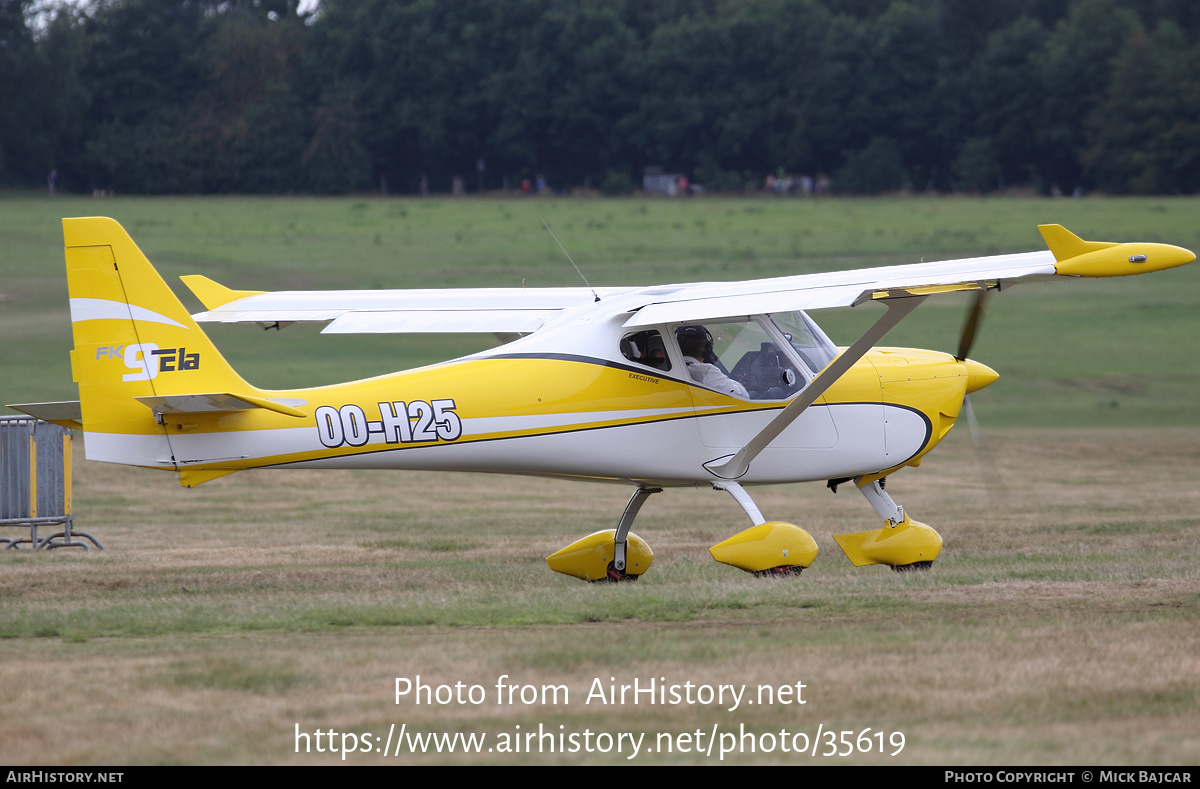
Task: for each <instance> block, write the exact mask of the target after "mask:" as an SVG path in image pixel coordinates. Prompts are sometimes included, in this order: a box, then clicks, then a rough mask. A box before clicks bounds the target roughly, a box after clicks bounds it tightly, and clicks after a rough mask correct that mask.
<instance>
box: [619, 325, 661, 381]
mask: <svg viewBox="0 0 1200 789" xmlns="http://www.w3.org/2000/svg"><path fill="white" fill-rule="evenodd" d="M621 355H622V356H624V357H625V358H626V359H628V360H629V361H631V362H635V363H637V364H642V365H645V366H647V367H653V368H654V369H656V370H662V371H664V372H665V371H667V370H670V369H671V359H670V357H668V356H667V346H666V345H665V344H664V343H663V338H662V335H661V334H659V333H658V331H657V330H655V329H648V330H646V331H640V332H637V333H636V334H626V335H625V336H624V337H622V338H621Z"/></svg>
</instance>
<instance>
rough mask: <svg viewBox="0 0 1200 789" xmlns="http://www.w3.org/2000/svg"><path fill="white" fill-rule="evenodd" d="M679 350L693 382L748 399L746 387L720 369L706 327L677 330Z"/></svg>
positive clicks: (681, 327)
mask: <svg viewBox="0 0 1200 789" xmlns="http://www.w3.org/2000/svg"><path fill="white" fill-rule="evenodd" d="M675 339H676V341H677V342H678V343H679V350H680V351H682V352H683V363H684V364H685V365H686V366H687V371H688V374H689V375H691V377H692V380H693V381H695V382H697V383H699V384H703V385H704V386H707V387H709V388H710V389H716V390H717V391H718V392H723V393H725V394H730V395H733V396H734V397H741V398H744V399H745V398H748V397H749V395H748V394H747V393H746V387H744V386H742V385H741V384H740V383H738V382H737V381H735V380H733V379H732V378H730V377H729V376H728V375H726V374H725V373H724V372H723V371H722V370H721V368H720V366H719V365H720V360H719V359H717V355H716V353H714V352H713V336H712V333H711V332H709V330H708V329H707V328H705V327H704V326H680V327H679V328H678V329H676V330H675Z"/></svg>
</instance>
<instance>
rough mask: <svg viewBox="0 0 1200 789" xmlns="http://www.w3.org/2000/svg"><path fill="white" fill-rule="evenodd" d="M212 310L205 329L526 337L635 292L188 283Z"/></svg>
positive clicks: (195, 279)
mask: <svg viewBox="0 0 1200 789" xmlns="http://www.w3.org/2000/svg"><path fill="white" fill-rule="evenodd" d="M182 279H183V281H184V284H186V285H187V286H188V287H189V288H190V289H191V291H192V292H193V293H194V294H196V297H197V298H199V299H200V301H201V302H203V303H204V306H205V307H207V308H208V312H202V313H199V314H197V315H195V316H193V317H194V318H195V319H196V320H197V321H200V322H217V323H259V324H264V325H267V326H271V325H279V326H283V325H286V324H289V323H298V322H308V323H325V322H328V323H329V325H328V326H326V327H325V328H324V329H323V330H322V333H323V334H389V333H405V332H431V333H441V332H484V333H486V332H497V333H512V332H520V333H523V334H528V333H530V332H534V331H536V330H538V329H539V328H541V327H542V325H543V324H544V323H545V322H546V321H547V320H549V319H550V318H552V317H554V316H555V315H557V314H558V313H559V312H561V311H562V310H565V309H569V308H571V307H576V306H579V305H581V304H588V303H590V302H594V301H595V300H596V298H597V297H599V298H601V299H603V298H606V297H610V296H614V295H617V294H622V293H626V292H628V291H630V290H633V289H632V288H599V289H597V290H596V291H593V290H592V289H590V288H444V289H427V290H330V291H301V290H291V291H278V292H275V293H263V292H258V291H238V290H231V289H229V288H226V287H224V286H223V285H220V284H218V283H216V282H213V281H212V280H210V279H208V278H207V277H201V276H188V277H182Z"/></svg>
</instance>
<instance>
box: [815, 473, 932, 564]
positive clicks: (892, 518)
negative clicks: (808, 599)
mask: <svg viewBox="0 0 1200 789" xmlns="http://www.w3.org/2000/svg"><path fill="white" fill-rule="evenodd" d="M855 482H856V483H857V480H855ZM858 489H859V491H861V492H862V494H863V496H864V497H865V498H866V499H867V501H868V502H870V503H871V506H872V507H874V508H875V512H877V513H879V517H881V518H883V520H884V526H883V528H882V529H874V530H872V531H860V532H854V533H853V534H835V535H833V539H835V540H837V543H838V545H840V546H841V547H842V550H843V551H845V553H846V557H847V558H848V559H849V560H850V561H851V562H853V563H854V566H855V567H862V566H863V565H866V564H886V565H889V566H890V567H891V568H892V569H893V570H897V571H904V570H927V569H929V567H930V566H931V565H932V564H933V560H934V559H936V558H937V557H938V554H939V553H941V550H942V537H941V535H940V534H938V533H937V532H936V531H934V530H933V529H931V528H929V527H928V526H926V525H925V524H924V523H918V522H917V521H914V520H912V519H911V518H909V517H908V515H907V514H905V512H904V508H903V507H901V506H900V505H899V504H897V503H896V502H894V501H892V497H891V496H889V495H888V494H887V491H885V490H884V489H883V480H876V481H875V482H871V483H870V484H867V485H859V487H858Z"/></svg>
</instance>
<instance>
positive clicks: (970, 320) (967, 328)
mask: <svg viewBox="0 0 1200 789" xmlns="http://www.w3.org/2000/svg"><path fill="white" fill-rule="evenodd" d="M987 297H988V290H987V289H986V288H984V289H982V290H978V291H976V292H975V298H974V299H972V300H971V311H970V312H968V313H967V320H966V323H964V324H963V330H962V335H961V336H960V337H959V338H958V353H956V354H954V358H955V359H957V360H958V361H960V362H964V361H966V360H967V357H968V356H969V355H970V353H971V346H972V345H974V344H975V333H976V332H978V331H979V323H980V321H982V320H983V313H984V312H986V306H987Z"/></svg>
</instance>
